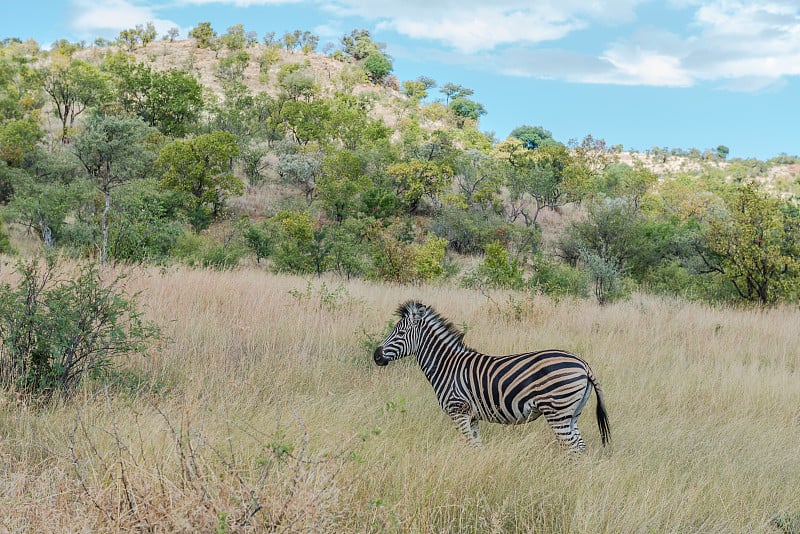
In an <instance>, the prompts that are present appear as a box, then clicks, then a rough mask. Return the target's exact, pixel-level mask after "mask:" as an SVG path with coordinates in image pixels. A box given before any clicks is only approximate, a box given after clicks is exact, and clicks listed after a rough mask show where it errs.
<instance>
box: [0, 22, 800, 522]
mask: <svg viewBox="0 0 800 534" xmlns="http://www.w3.org/2000/svg"><path fill="white" fill-rule="evenodd" d="M318 46H319V43H318V38H316V37H315V36H314V35H313V34H311V33H310V32H301V31H299V30H298V31H295V32H287V33H286V34H284V35H282V36H278V35H276V34H275V33H274V32H271V33H268V34H266V35H264V36H263V37H261V36H258V35H254V32H245V30H244V28H243V27H242V26H241V25H239V26H234V27H231V28H228V30H227V31H226V32H225V33H222V34H219V33H217V32H216V31H215V30H214V29H213V28H212V26H211V23H207V22H206V23H199V24H198V25H197V27H196V28H194V29H193V30H192V32H191V34H190V36H189V38H188V39H177V35H175V34H174V33H173V32H170V34H168V35H166V36H163V37H162V38H158V39H157V36H156V35H154V34H153V30H152V28H151V27H136V28H132V29H130V30H128V31H125V32H122V33H121V34H120V36H119V38H118V39H117V40H116V41H114V42H109V41H105V40H100V39H98V41H97V42H95V43H93V44H91V45H88V44H86V43H69V42H67V41H60V42H57V43H54V44H53V46H52V47H51V48H50V49H49V50H43V49H42V48H40V47H39V45H38V43H35V42H31V41H24V42H23V41H21V40H20V39H15V38H6V39H5V40H3V41H2V47H0V89H1V91H0V97H1V98H0V104H2V105H0V158H1V159H0V203H1V204H2V232H1V233H0V237H2V239H0V252H1V253H2V262H1V263H0V336H2V351H0V380H1V381H2V389H0V462H1V463H0V466H2V471H3V477H2V480H0V511H2V514H0V530H2V531H7V532H118V531H137V532H139V531H141V532H218V533H223V532H315V533H316V532H341V533H349V532H352V533H361V532H431V533H434V532H436V533H439V532H474V533H484V532H497V533H500V532H545V533H550V532H552V533H556V532H581V533H583V532H697V533H700V532H702V533H710V532H719V533H728V532H759V533H773V532H774V533H781V532H783V533H793V532H800V491H798V484H797V481H798V480H800V462H798V461H797V459H798V457H800V402H798V400H800V381H798V379H797V376H798V375H797V373H798V365H800V356H799V355H798V351H797V346H798V332H800V310H799V309H798V297H799V296H800V245H798V243H800V210H798V206H797V196H796V195H797V193H798V187H800V183H799V182H798V178H797V177H798V173H799V171H798V169H800V163H798V159H797V158H796V157H794V156H789V155H786V154H782V155H779V156H776V157H775V158H774V159H772V160H769V161H758V160H738V159H728V157H727V156H728V149H727V147H724V146H722V145H720V146H718V147H713V148H702V149H694V148H692V149H668V148H663V147H662V148H659V147H653V148H652V149H650V150H647V151H645V152H643V153H639V152H632V151H629V150H624V149H623V147H619V146H608V145H607V144H606V142H605V141H604V140H602V139H601V138H599V137H593V136H592V135H587V136H586V137H585V138H584V139H582V140H565V141H559V140H555V139H553V138H552V135H551V134H550V133H549V132H548V131H547V130H546V128H544V127H543V126H531V125H525V124H521V125H520V127H519V128H517V129H516V130H514V131H513V132H511V134H510V135H509V136H508V137H506V138H505V139H502V140H501V139H497V138H496V134H494V133H487V132H481V131H480V129H479V126H480V117H481V116H482V114H484V113H485V110H484V109H483V108H482V105H481V104H480V103H479V102H478V100H477V98H478V97H479V96H476V95H473V93H472V91H471V90H470V89H469V88H466V87H462V86H459V85H457V84H455V83H451V82H448V83H444V84H442V85H441V87H440V86H439V84H438V83H437V82H436V81H435V80H433V79H432V78H429V77H427V76H420V77H419V78H418V79H416V80H405V81H401V80H398V79H397V78H395V77H394V76H392V74H391V73H392V64H391V56H390V55H389V54H388V52H387V51H386V50H385V47H383V46H382V45H381V44H380V43H376V42H374V41H373V40H372V39H371V37H370V35H369V32H367V31H366V30H353V32H351V33H350V34H346V35H344V36H343V37H342V40H341V43H339V45H338V46H335V45H332V46H325V47H324V50H323V51H322V52H320V51H319V50H318ZM437 90H438V93H439V94H441V95H442V96H441V97H437V96H436V92H437ZM412 298H413V299H419V300H421V301H424V302H425V303H427V304H430V305H432V306H434V307H435V308H436V309H437V310H438V311H439V312H440V313H441V314H442V315H443V316H444V317H446V318H448V319H450V320H451V321H452V322H453V324H455V325H456V326H457V327H458V328H459V329H461V330H462V331H464V332H465V337H464V340H465V342H466V344H468V345H469V346H471V347H474V348H475V349H477V350H480V351H482V352H486V353H490V354H508V353H514V352H521V351H527V350H536V349H545V348H559V349H564V350H568V351H571V352H574V353H575V354H579V355H581V356H582V357H584V358H585V359H586V360H587V361H588V362H589V364H590V365H591V367H592V369H593V370H594V372H595V374H596V375H597V377H598V379H599V381H600V384H601V385H602V387H603V391H604V395H605V401H606V404H607V409H608V412H609V417H610V424H611V442H610V444H609V445H608V446H606V447H603V446H602V444H601V442H600V433H599V431H598V428H597V425H596V422H595V419H594V405H595V402H596V399H595V397H594V396H592V398H591V400H590V401H589V405H588V406H587V408H586V410H584V414H583V415H582V417H581V430H582V433H583V436H584V439H585V440H586V445H587V446H586V451H585V452H584V453H583V454H580V455H575V454H568V453H567V452H566V451H564V450H563V449H562V448H561V447H560V446H559V445H558V444H557V443H556V441H555V437H554V434H553V432H552V430H551V429H550V428H549V427H548V426H547V424H546V423H545V422H544V421H542V420H538V421H535V422H532V423H530V424H527V425H519V426H500V425H491V424H483V425H482V435H483V445H482V446H481V447H479V448H475V447H470V446H469V445H468V444H467V443H466V441H465V440H464V439H463V438H462V437H461V436H460V434H459V432H458V430H457V429H456V428H455V426H454V425H453V423H452V421H451V420H450V419H449V418H448V417H447V416H446V415H445V414H444V413H443V412H442V410H441V409H440V408H439V406H438V404H437V399H436V396H435V394H434V392H433V390H432V388H431V386H430V384H429V383H428V382H427V381H426V379H425V377H424V376H423V375H422V373H421V372H420V369H419V366H418V365H417V363H416V362H415V361H414V359H413V358H407V359H405V360H402V361H399V362H394V363H393V364H391V365H389V366H387V367H385V368H381V367H377V366H376V365H375V364H374V362H373V359H372V351H373V350H374V349H375V347H376V346H377V345H378V344H379V343H380V341H381V340H382V339H383V337H384V336H385V335H386V333H387V332H388V331H389V329H390V328H391V326H392V324H393V323H394V321H395V320H396V317H395V316H394V310H395V309H396V308H397V306H398V304H399V303H401V302H403V301H406V300H408V299H412Z"/></svg>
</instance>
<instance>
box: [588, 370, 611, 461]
mask: <svg viewBox="0 0 800 534" xmlns="http://www.w3.org/2000/svg"><path fill="white" fill-rule="evenodd" d="M589 380H590V381H591V382H592V386H594V392H595V394H597V409H596V411H595V414H596V415H597V426H598V427H599V428H600V439H601V440H602V442H603V447H605V446H606V444H607V443H608V442H609V441H611V426H610V425H609V423H608V413H606V406H605V403H604V402H603V392H602V390H601V389H600V384H598V383H597V378H596V377H595V376H594V373H592V371H591V369H590V370H589Z"/></svg>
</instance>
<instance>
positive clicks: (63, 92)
mask: <svg viewBox="0 0 800 534" xmlns="http://www.w3.org/2000/svg"><path fill="white" fill-rule="evenodd" d="M39 74H40V76H41V79H42V87H43V88H44V91H45V92H46V93H47V94H48V95H50V99H51V100H52V102H53V105H54V112H55V114H56V116H57V117H58V118H59V119H60V120H61V141H62V142H64V143H66V142H67V141H68V140H69V128H71V127H72V126H73V124H74V122H75V117H77V116H78V115H80V114H81V113H83V111H84V110H86V109H87V108H88V107H90V106H98V105H100V104H102V103H104V102H106V101H107V100H108V99H109V97H110V91H109V83H108V79H107V78H106V76H105V75H104V74H103V73H102V72H101V71H100V69H98V68H97V67H95V66H93V65H89V64H88V63H86V62H84V61H80V60H75V59H70V58H68V57H65V56H62V55H60V54H55V55H54V56H53V58H52V59H51V62H50V65H48V66H46V67H42V68H41V69H40V70H39Z"/></svg>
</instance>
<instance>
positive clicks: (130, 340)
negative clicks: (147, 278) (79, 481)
mask: <svg viewBox="0 0 800 534" xmlns="http://www.w3.org/2000/svg"><path fill="white" fill-rule="evenodd" d="M17 272H18V273H19V274H20V275H21V279H20V281H19V284H18V285H17V287H16V288H12V287H11V286H10V285H9V284H3V285H2V286H0V336H2V339H3V345H2V348H0V379H2V382H3V383H4V384H5V385H7V386H12V387H16V388H17V389H18V390H21V391H23V392H25V393H27V394H31V395H36V396H42V397H45V398H47V397H50V396H51V395H52V394H53V393H55V392H59V393H61V394H62V395H63V396H65V397H69V396H70V395H71V394H73V393H74V392H75V389H76V388H77V386H78V385H79V384H80V382H81V380H82V379H83V378H84V377H85V376H86V374H87V373H89V374H93V373H97V372H99V371H102V370H103V369H105V368H108V367H109V366H111V364H112V362H113V359H114V357H116V356H121V355H125V354H128V353H131V352H141V351H143V350H144V349H145V348H146V347H147V344H148V342H149V341H152V340H153V339H157V338H158V337H159V336H160V331H159V329H158V328H157V327H156V326H155V325H154V324H152V323H150V322H148V321H146V320H145V319H144V318H143V316H142V313H141V312H140V311H139V310H138V309H137V308H136V305H135V302H134V299H133V298H130V297H129V296H128V295H127V294H126V293H125V291H124V288H123V287H122V280H123V277H122V276H118V277H116V278H113V279H112V280H110V281H105V280H104V279H103V276H102V275H101V273H100V272H99V270H98V267H97V265H96V264H94V263H90V264H85V265H83V266H82V267H81V268H80V271H79V272H78V274H77V275H76V277H75V278H73V279H66V280H59V279H57V278H56V276H57V272H56V262H55V260H53V259H51V258H48V259H47V260H46V264H45V265H44V266H41V265H40V263H39V261H38V260H36V259H34V260H31V262H30V263H22V262H21V263H19V264H18V265H17ZM134 297H135V296H134Z"/></svg>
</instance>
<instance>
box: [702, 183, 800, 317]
mask: <svg viewBox="0 0 800 534" xmlns="http://www.w3.org/2000/svg"><path fill="white" fill-rule="evenodd" d="M725 201H726V202H725V203H726V207H727V213H726V214H725V215H724V216H722V217H720V218H717V219H712V220H711V221H710V223H709V234H708V247H709V249H710V250H711V252H712V253H713V254H714V255H715V260H716V261H714V259H710V260H709V261H708V265H709V267H710V268H711V270H713V271H715V272H718V273H720V274H721V275H722V276H723V277H724V278H725V279H726V280H728V281H729V282H730V283H731V284H732V285H733V287H734V288H735V289H736V292H737V293H738V295H739V296H740V297H741V298H742V299H743V300H746V301H750V302H758V303H760V304H762V305H768V304H774V303H775V302H778V301H780V300H785V299H790V298H796V297H797V292H798V289H800V212H798V210H797V207H796V206H794V205H791V204H788V203H786V202H784V201H781V200H778V199H776V198H772V197H770V196H769V195H767V194H766V193H763V192H762V191H760V190H759V189H758V187H757V186H756V185H754V184H748V185H745V186H742V187H738V188H737V189H736V191H735V192H734V193H733V194H732V195H730V196H728V197H727V198H726V199H725Z"/></svg>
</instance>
